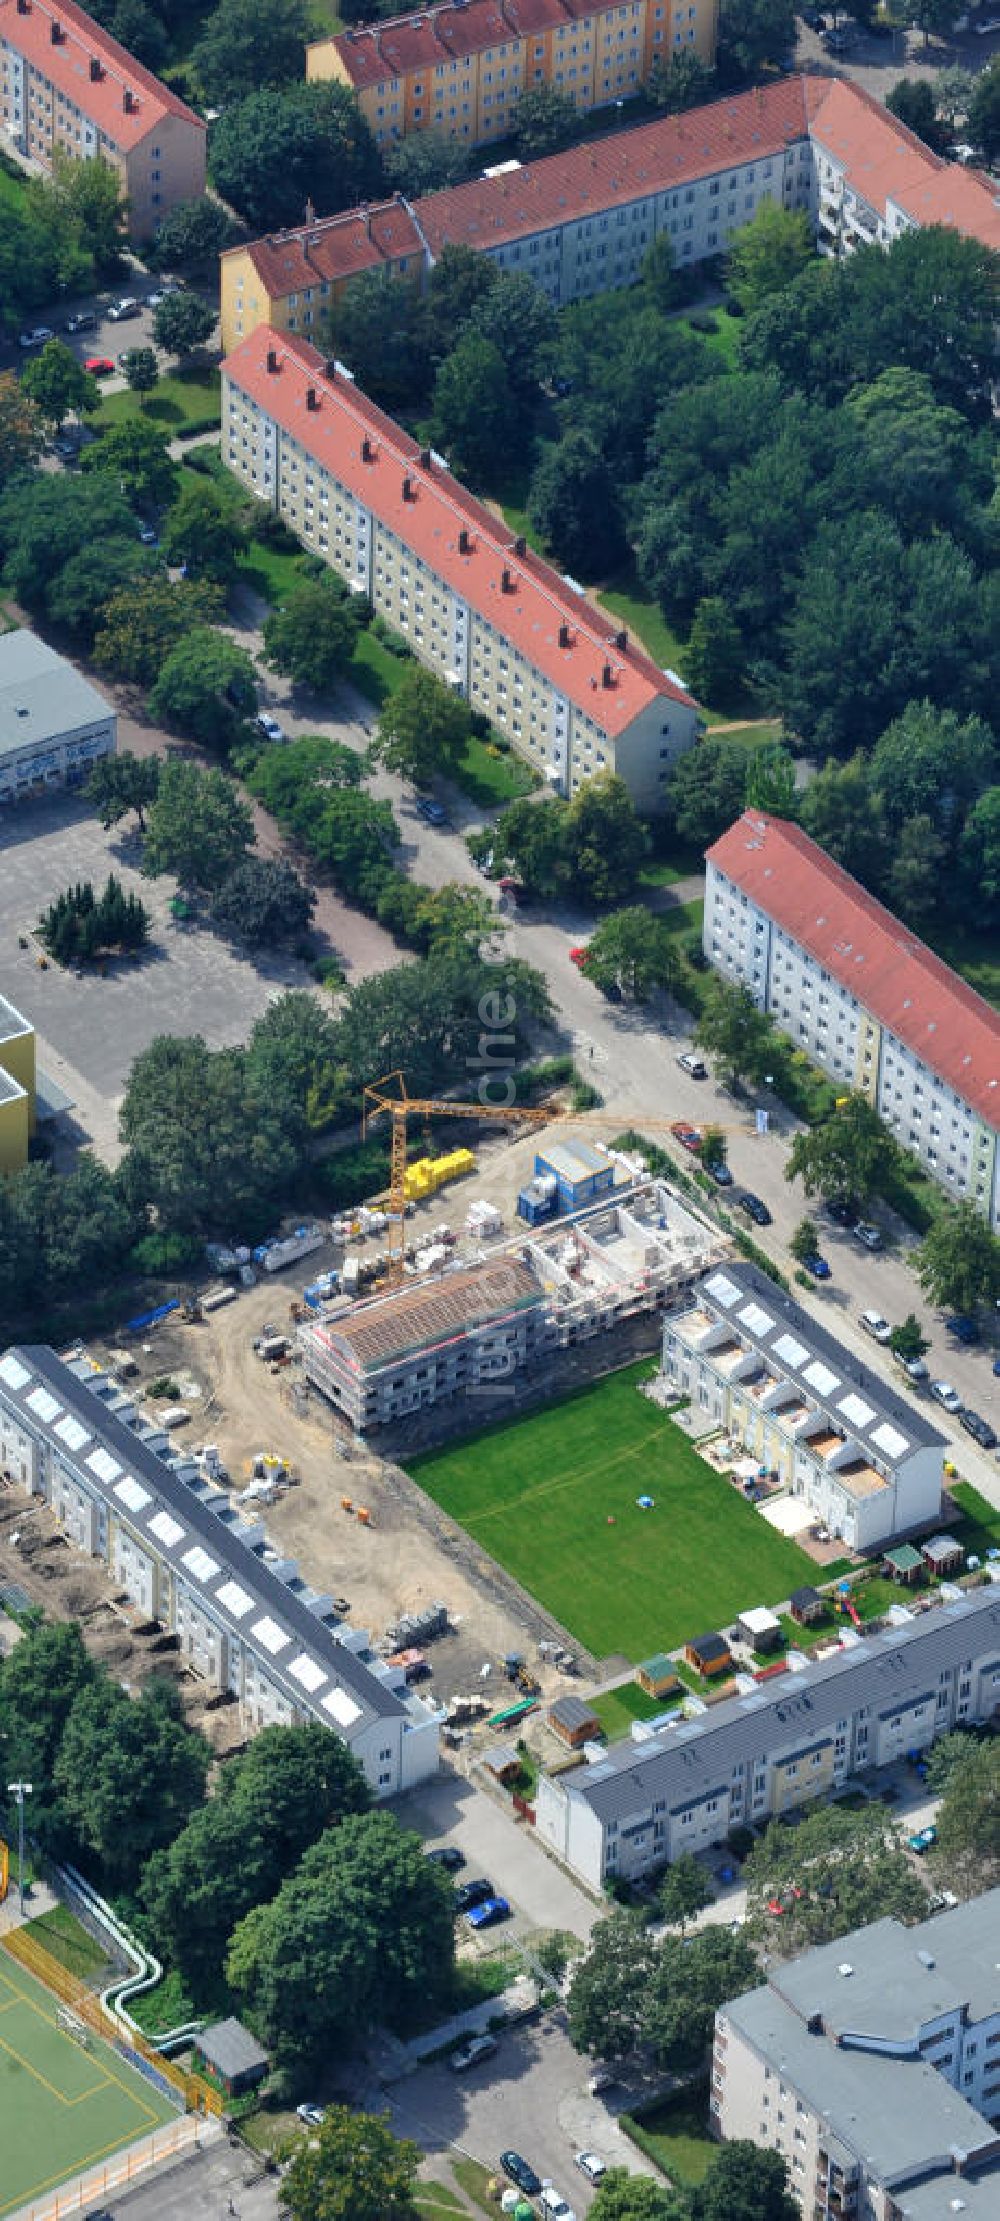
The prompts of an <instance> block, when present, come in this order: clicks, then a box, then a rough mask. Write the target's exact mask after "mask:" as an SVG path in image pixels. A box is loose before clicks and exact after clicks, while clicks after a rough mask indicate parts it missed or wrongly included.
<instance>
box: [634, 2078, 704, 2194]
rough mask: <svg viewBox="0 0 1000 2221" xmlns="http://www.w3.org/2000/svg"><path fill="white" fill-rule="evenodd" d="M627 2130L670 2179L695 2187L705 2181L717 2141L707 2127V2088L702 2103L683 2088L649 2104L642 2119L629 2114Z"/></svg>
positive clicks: (693, 2094)
mask: <svg viewBox="0 0 1000 2221" xmlns="http://www.w3.org/2000/svg"><path fill="white" fill-rule="evenodd" d="M626 2127H627V2130H628V2133H629V2134H630V2135H631V2136H632V2138H633V2139H634V2141H635V2143H637V2144H638V2146H639V2149H640V2151H643V2152H645V2153H646V2156H647V2158H649V2159H652V2160H653V2161H654V2162H655V2164H656V2165H657V2166H658V2167H662V2169H663V2172H664V2174H665V2175H669V2177H670V2180H671V2182H674V2183H677V2184H679V2185H680V2186H681V2187H682V2188H685V2189H692V2190H693V2189H695V2188H696V2187H697V2185H698V2184H699V2183H700V2182H704V2179H705V2176H706V2175H707V2173H708V2170H709V2167H710V2166H711V2164H712V2161H713V2159H714V2158H715V2155H716V2152H717V2151H718V2145H717V2144H716V2142H715V2140H714V2138H713V2137H712V2136H711V2135H710V2134H709V2129H708V2091H707V2090H703V2092H702V2097H701V2103H700V2104H699V2102H698V2098H697V2094H696V2093H695V2092H693V2091H684V2090H682V2091H680V2092H679V2093H678V2095H677V2096H676V2097H673V2098H665V2099H664V2101H663V2103H662V2105H653V2106H650V2107H649V2109H648V2111H644V2112H643V2115H642V2118H641V2120H636V2119H635V2118H634V2117H633V2118H631V2119H629V2118H626Z"/></svg>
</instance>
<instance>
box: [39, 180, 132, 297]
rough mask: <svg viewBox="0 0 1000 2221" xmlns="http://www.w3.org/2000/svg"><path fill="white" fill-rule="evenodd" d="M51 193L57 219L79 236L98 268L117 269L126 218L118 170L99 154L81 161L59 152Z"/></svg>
mask: <svg viewBox="0 0 1000 2221" xmlns="http://www.w3.org/2000/svg"><path fill="white" fill-rule="evenodd" d="M48 192H49V194H50V196H51V200H52V204H53V209H54V212H55V215H56V220H57V222H58V223H60V224H62V225H65V226H66V228H67V229H68V230H69V232H70V233H71V234H74V235H75V236H76V237H77V238H78V239H79V241H80V243H81V244H82V246H83V247H84V248H85V250H86V252H87V254H88V255H90V256H92V257H93V261H94V263H95V265H96V267H97V269H98V270H115V269H117V268H118V266H119V262H120V259H121V249H122V246H123V243H124V239H125V218H126V205H125V198H124V195H123V193H122V187H121V178H120V176H119V173H118V171H117V170H113V169H112V168H111V165H110V163H108V162H105V161H104V160H103V158H102V157H101V156H99V155H98V156H97V157H91V159H90V160H89V161H86V162H79V161H76V160H74V159H73V157H72V156H70V155H68V154H63V153H62V152H61V151H57V152H56V153H55V154H54V155H53V160H52V177H51V180H50V181H49V183H48Z"/></svg>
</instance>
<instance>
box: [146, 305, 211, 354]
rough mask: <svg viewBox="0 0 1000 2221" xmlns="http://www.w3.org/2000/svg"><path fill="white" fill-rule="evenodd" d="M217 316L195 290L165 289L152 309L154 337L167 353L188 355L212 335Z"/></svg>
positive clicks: (202, 345)
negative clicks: (174, 291) (172, 291)
mask: <svg viewBox="0 0 1000 2221" xmlns="http://www.w3.org/2000/svg"><path fill="white" fill-rule="evenodd" d="M216 322H217V318H216V313H215V310H214V308H213V307H212V304H211V302H210V301H203V300H201V299H199V296H198V294H197V293H167V294H165V295H164V297H163V300H162V301H158V302H157V304H156V307H155V309H154V310H153V338H154V339H155V341H156V344H157V346H158V347H164V348H165V349H166V351H167V354H168V355H191V354H193V353H194V350H195V348H196V347H204V346H205V344H206V342H207V341H208V340H210V339H211V337H212V333H213V332H214V330H215V326H216Z"/></svg>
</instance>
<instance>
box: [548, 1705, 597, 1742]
mask: <svg viewBox="0 0 1000 2221" xmlns="http://www.w3.org/2000/svg"><path fill="white" fill-rule="evenodd" d="M549 1719H550V1720H558V1722H559V1726H560V1727H565V1728H568V1729H569V1730H570V1733H571V1734H572V1733H575V1731H576V1730H577V1729H578V1728H583V1727H593V1726H595V1725H596V1720H597V1715H596V1713H595V1712H594V1710H593V1707H592V1706H591V1705H589V1704H585V1703H584V1700H583V1698H582V1697H556V1699H555V1702H554V1703H553V1704H550V1706H549Z"/></svg>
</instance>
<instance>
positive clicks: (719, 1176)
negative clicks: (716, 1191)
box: [705, 1157, 733, 1188]
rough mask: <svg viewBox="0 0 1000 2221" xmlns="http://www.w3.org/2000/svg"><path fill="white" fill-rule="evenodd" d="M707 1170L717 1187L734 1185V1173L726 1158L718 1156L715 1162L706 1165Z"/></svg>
mask: <svg viewBox="0 0 1000 2221" xmlns="http://www.w3.org/2000/svg"><path fill="white" fill-rule="evenodd" d="M705 1170H706V1172H708V1173H710V1174H711V1176H712V1179H713V1180H714V1181H715V1185H716V1187H717V1188H731V1187H732V1184H733V1175H732V1173H731V1172H730V1170H729V1166H728V1165H727V1164H726V1162H725V1159H724V1158H722V1157H720V1158H718V1159H717V1161H716V1162H715V1163H714V1164H707V1165H706V1166H705Z"/></svg>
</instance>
